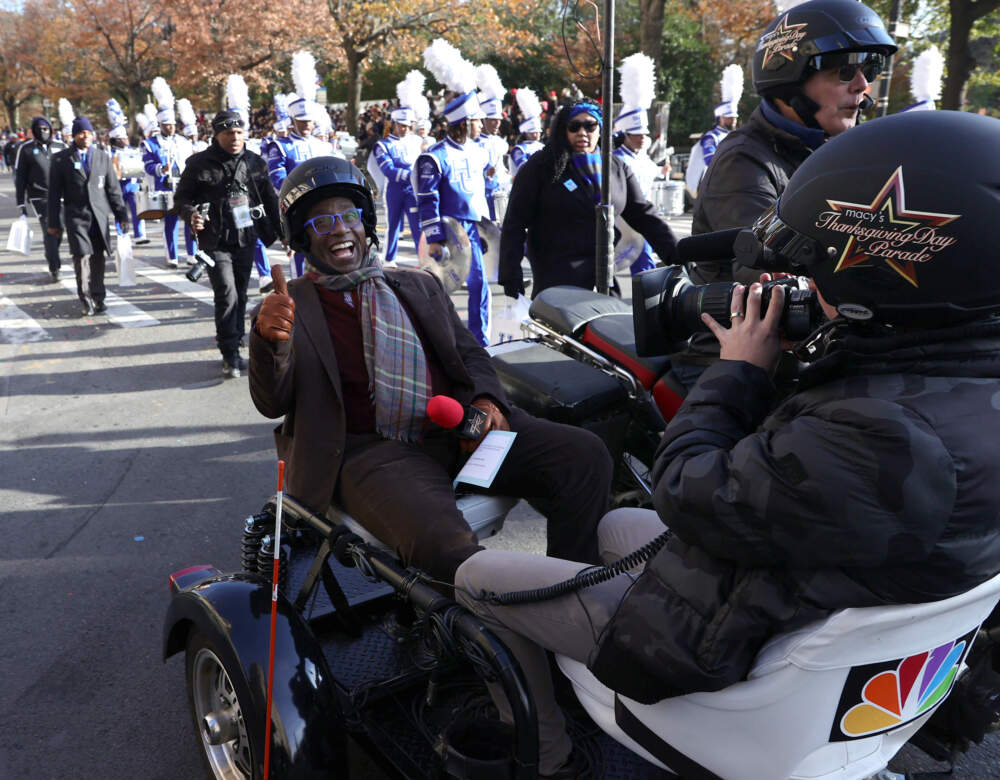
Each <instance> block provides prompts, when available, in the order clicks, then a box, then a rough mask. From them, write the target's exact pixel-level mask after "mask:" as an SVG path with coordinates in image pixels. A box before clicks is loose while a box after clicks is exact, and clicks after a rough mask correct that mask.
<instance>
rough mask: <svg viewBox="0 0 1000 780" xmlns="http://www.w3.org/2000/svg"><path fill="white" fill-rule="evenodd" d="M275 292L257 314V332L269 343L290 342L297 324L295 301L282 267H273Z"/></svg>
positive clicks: (266, 299)
mask: <svg viewBox="0 0 1000 780" xmlns="http://www.w3.org/2000/svg"><path fill="white" fill-rule="evenodd" d="M271 280H272V281H273V282H274V292H272V293H271V294H270V295H268V296H267V297H266V298H265V299H264V302H263V303H262V304H261V305H260V311H259V312H258V313H257V326H256V327H257V332H258V333H259V334H260V335H261V336H263V337H264V338H266V339H267V340H268V341H288V339H290V338H291V337H292V325H294V324H295V301H293V300H292V298H291V296H290V295H289V294H288V282H286V281H285V273H284V271H282V270H281V266H280V265H274V266H271Z"/></svg>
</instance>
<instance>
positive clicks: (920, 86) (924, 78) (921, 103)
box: [900, 46, 944, 113]
mask: <svg viewBox="0 0 1000 780" xmlns="http://www.w3.org/2000/svg"><path fill="white" fill-rule="evenodd" d="M942 76H944V57H943V56H942V55H941V52H940V51H938V47H937V46H931V47H930V48H929V49H925V50H924V51H922V52H920V54H918V55H917V58H916V59H915V60H913V70H912V71H910V92H911V93H912V94H913V97H914V98H915V99H916V101H917V102H916V103H912V104H910V105H908V106H907V107H906V108H904V109H903V111H933V110H934V109H935V105H934V101H935V100H938V99H940V97H941V78H942ZM900 113H902V111H901V112H900Z"/></svg>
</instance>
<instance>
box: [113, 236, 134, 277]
mask: <svg viewBox="0 0 1000 780" xmlns="http://www.w3.org/2000/svg"><path fill="white" fill-rule="evenodd" d="M115 255H116V256H117V258H118V286H119V287H135V259H134V258H133V256H132V237H131V236H118V241H117V243H116V244H115Z"/></svg>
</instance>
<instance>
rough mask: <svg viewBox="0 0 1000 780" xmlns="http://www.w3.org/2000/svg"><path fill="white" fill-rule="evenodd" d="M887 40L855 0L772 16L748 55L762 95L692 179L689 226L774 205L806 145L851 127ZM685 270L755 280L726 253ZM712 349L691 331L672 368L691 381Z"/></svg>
mask: <svg viewBox="0 0 1000 780" xmlns="http://www.w3.org/2000/svg"><path fill="white" fill-rule="evenodd" d="M896 48H897V47H896V43H895V41H893V39H892V38H891V37H890V36H889V34H888V33H887V32H886V31H885V27H884V26H883V24H882V20H881V19H879V17H878V14H876V13H875V12H874V11H873V10H871V9H870V8H868V7H867V6H865V5H864V4H861V5H859V4H858V2H857V0H811V1H810V2H806V3H802V4H801V5H797V6H795V7H793V8H792V9H791V10H789V11H787V12H785V13H783V14H781V15H780V16H778V18H777V19H775V20H774V21H772V22H771V24H770V25H768V27H767V29H766V30H765V31H764V33H763V34H762V35H761V37H760V40H759V41H758V43H757V49H756V51H755V52H754V57H753V66H752V71H753V84H754V88H755V89H756V91H757V94H758V95H760V96H761V98H762V100H761V103H760V105H759V106H758V107H757V108H756V109H755V110H754V112H753V113H752V114H751V115H750V118H749V120H747V123H746V124H745V125H743V126H742V127H739V128H737V129H736V130H733V131H732V132H730V133H729V134H728V135H727V136H726V138H725V139H724V140H723V141H722V142H721V143H720V144H719V147H718V150H717V151H716V153H715V157H714V158H713V160H712V164H711V166H710V167H709V169H708V170H707V171H706V172H705V175H704V177H703V178H702V179H701V183H700V184H699V186H698V199H697V202H696V203H695V208H694V218H693V221H692V225H691V232H692V233H693V234H699V233H710V232H713V231H716V230H727V229H729V228H738V227H746V226H747V225H749V224H751V223H752V222H753V221H754V220H755V219H756V218H757V217H759V216H760V215H761V214H762V213H763V212H764V211H766V210H767V209H768V208H769V207H770V206H772V205H774V202H775V201H776V200H777V199H778V197H779V196H780V195H781V193H782V191H783V190H784V189H785V185H786V184H787V183H788V179H789V177H790V176H791V175H792V173H793V172H794V171H795V170H796V169H797V168H798V167H799V166H800V165H801V164H802V163H803V162H804V161H805V160H806V159H807V158H808V157H809V155H810V154H812V153H813V151H814V150H816V149H818V148H819V147H821V146H822V145H823V144H824V143H825V142H826V141H827V139H829V138H832V137H835V136H837V135H839V134H840V133H842V132H844V131H845V130H849V129H851V128H853V127H854V126H855V124H856V123H857V121H858V115H859V114H860V111H861V110H862V109H863V108H864V107H865V106H866V105H870V101H871V99H870V98H867V95H866V91H867V90H868V88H869V86H870V84H871V82H873V81H875V80H876V79H877V78H878V77H879V76H880V75H881V74H882V72H883V69H884V68H885V65H886V63H887V61H888V58H889V57H890V56H891V55H892V54H893V52H895V51H896ZM688 270H689V272H690V275H691V281H693V282H694V283H695V284H707V283H709V282H723V281H729V280H732V279H735V280H736V281H738V282H741V283H743V284H749V283H751V282H753V281H756V279H757V273H756V272H755V271H753V270H752V269H747V268H742V267H740V266H734V264H733V263H732V262H731V261H729V260H725V261H721V262H708V261H701V262H697V263H694V264H693V265H691V266H690V267H689V269H688ZM718 355H719V346H718V343H717V342H716V340H715V337H714V336H713V335H712V334H710V333H696V334H695V335H694V336H692V337H691V340H690V341H689V343H688V348H687V349H686V350H685V351H684V352H682V353H681V354H679V355H675V356H673V357H672V359H671V363H672V369H673V372H674V374H675V375H676V376H677V378H678V379H679V380H680V381H681V382H682V383H683V384H684V385H686V386H688V387H690V386H691V385H693V384H694V382H695V380H696V379H697V378H698V375H699V374H700V373H701V372H702V371H704V369H705V366H706V365H709V364H711V363H712V362H714V361H715V360H717V359H718Z"/></svg>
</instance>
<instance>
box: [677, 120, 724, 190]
mask: <svg viewBox="0 0 1000 780" xmlns="http://www.w3.org/2000/svg"><path fill="white" fill-rule="evenodd" d="M727 135H729V131H728V130H727V129H726V128H724V127H720V126H719V125H716V126H715V127H713V128H712V129H711V130H709V131H708V132H707V133H705V135H703V136H702V137H701V138H699V139H698V143H696V144H695V145H694V148H693V149H692V150H691V159H690V160H688V166H687V171H686V172H685V174H684V182H685V184H687V188H688V192H690V193H691V197H692V198H696V197H698V185H699V184H700V183H701V177H702V176H704V175H705V171H706V170H708V165H709V163H711V162H712V158H713V157H715V150H716V149H717V148H718V147H719V144H720V143H722V139H723V138H725V137H726V136H727Z"/></svg>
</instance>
